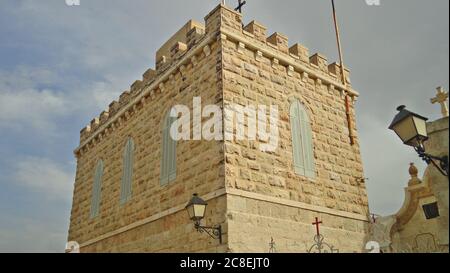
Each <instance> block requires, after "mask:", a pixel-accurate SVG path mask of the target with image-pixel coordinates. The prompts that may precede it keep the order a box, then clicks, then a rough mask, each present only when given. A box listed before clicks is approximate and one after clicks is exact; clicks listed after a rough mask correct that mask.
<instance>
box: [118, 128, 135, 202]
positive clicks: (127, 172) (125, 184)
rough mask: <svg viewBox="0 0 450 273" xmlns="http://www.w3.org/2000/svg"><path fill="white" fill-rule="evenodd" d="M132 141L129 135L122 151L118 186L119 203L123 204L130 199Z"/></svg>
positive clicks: (132, 161)
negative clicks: (119, 183)
mask: <svg viewBox="0 0 450 273" xmlns="http://www.w3.org/2000/svg"><path fill="white" fill-rule="evenodd" d="M133 163H134V142H133V139H132V138H131V137H130V138H128V140H127V143H126V145H125V149H124V151H123V173H122V183H121V187H120V203H121V204H125V203H126V202H128V201H129V200H130V199H131V186H132V182H133Z"/></svg>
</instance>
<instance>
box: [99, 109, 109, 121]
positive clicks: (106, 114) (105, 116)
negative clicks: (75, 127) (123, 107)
mask: <svg viewBox="0 0 450 273" xmlns="http://www.w3.org/2000/svg"><path fill="white" fill-rule="evenodd" d="M108 119H109V111H107V110H105V111H103V112H102V113H101V114H100V124H105V123H106V121H107V120H108Z"/></svg>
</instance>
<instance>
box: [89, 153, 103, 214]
mask: <svg viewBox="0 0 450 273" xmlns="http://www.w3.org/2000/svg"><path fill="white" fill-rule="evenodd" d="M102 177H103V160H99V161H98V163H97V166H96V167H95V172H94V184H93V185H92V199H91V219H92V218H95V217H97V216H98V215H99V213H100V201H101V194H102Z"/></svg>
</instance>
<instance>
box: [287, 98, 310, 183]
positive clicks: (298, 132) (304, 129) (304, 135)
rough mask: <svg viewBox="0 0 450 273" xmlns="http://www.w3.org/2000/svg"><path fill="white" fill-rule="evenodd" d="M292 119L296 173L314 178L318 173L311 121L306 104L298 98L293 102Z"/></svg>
mask: <svg viewBox="0 0 450 273" xmlns="http://www.w3.org/2000/svg"><path fill="white" fill-rule="evenodd" d="M290 119H291V134H292V153H293V157H294V169H295V173H297V174H298V175H303V176H306V177H309V178H314V177H315V176H316V173H315V166H314V152H313V142H312V132H311V123H310V121H309V117H308V114H307V112H306V110H305V108H304V106H303V105H302V104H301V103H300V102H299V101H298V100H295V101H294V102H293V103H292V104H291V109H290Z"/></svg>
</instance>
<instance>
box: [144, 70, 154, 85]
mask: <svg viewBox="0 0 450 273" xmlns="http://www.w3.org/2000/svg"><path fill="white" fill-rule="evenodd" d="M155 78H156V70H154V69H152V68H149V69H147V71H145V73H144V74H143V75H142V80H143V82H144V83H145V84H148V83H149V82H152V81H153V80H154V79H155Z"/></svg>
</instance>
